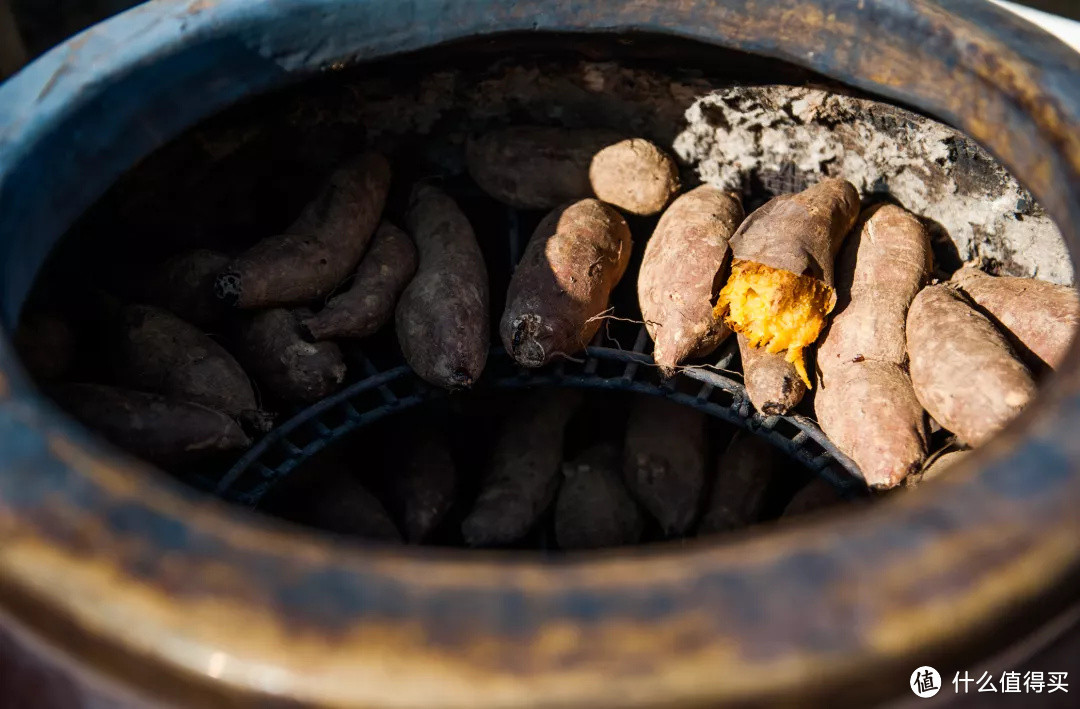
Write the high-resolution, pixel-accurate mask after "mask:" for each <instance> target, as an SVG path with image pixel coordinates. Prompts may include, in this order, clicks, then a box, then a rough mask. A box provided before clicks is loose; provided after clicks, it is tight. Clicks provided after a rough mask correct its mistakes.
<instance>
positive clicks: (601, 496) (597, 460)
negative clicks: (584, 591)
mask: <svg viewBox="0 0 1080 709" xmlns="http://www.w3.org/2000/svg"><path fill="white" fill-rule="evenodd" d="M562 473H563V482H562V486H561V487H560V488H559V497H558V499H557V500H556V502H555V541H556V542H557V543H558V545H559V548H561V549H600V548H604V547H615V546H622V545H624V544H633V543H635V542H637V541H638V539H640V538H641V532H642V529H643V527H644V523H643V520H642V516H641V511H640V510H639V509H638V506H637V503H636V502H634V499H633V498H632V497H631V496H630V493H629V492H628V491H627V490H626V486H625V485H624V484H623V482H622V479H621V476H620V475H619V451H618V449H617V448H616V447H615V446H613V445H610V444H599V445H596V446H593V447H591V448H588V449H587V450H585V451H584V452H583V453H581V455H579V456H577V457H576V458H574V459H573V460H571V461H568V462H566V463H564V464H563V466H562Z"/></svg>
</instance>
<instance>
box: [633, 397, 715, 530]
mask: <svg viewBox="0 0 1080 709" xmlns="http://www.w3.org/2000/svg"><path fill="white" fill-rule="evenodd" d="M623 478H624V480H625V481H626V486H627V487H628V488H630V492H631V493H632V494H633V495H634V497H635V498H637V501H638V502H639V503H641V506H642V507H644V508H645V509H646V510H648V512H649V513H650V514H651V515H652V516H653V517H655V518H656V520H657V521H658V522H659V523H660V527H661V529H662V530H663V532H664V534H665V535H666V536H669V537H673V536H678V535H682V534H686V532H687V531H689V530H690V528H691V527H692V526H693V525H694V522H695V521H697V517H698V511H699V508H700V507H701V495H702V491H703V490H704V487H705V418H704V416H703V414H702V413H701V412H699V411H697V410H695V409H692V408H690V407H689V406H682V405H681V404H676V403H674V402H672V401H668V400H667V399H659V398H657V399H652V398H649V399H646V398H644V397H642V398H641V399H639V400H638V401H636V402H635V403H634V406H633V408H632V409H631V410H630V419H629V421H628V422H627V425H626V446H625V448H624V450H623Z"/></svg>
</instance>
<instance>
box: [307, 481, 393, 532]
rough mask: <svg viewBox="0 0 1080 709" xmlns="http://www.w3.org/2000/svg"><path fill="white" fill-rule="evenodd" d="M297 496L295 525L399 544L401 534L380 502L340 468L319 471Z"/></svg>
mask: <svg viewBox="0 0 1080 709" xmlns="http://www.w3.org/2000/svg"><path fill="white" fill-rule="evenodd" d="M300 494H301V500H300V502H299V505H298V507H299V510H298V514H297V515H296V518H297V520H296V521H299V522H301V523H303V524H308V525H311V526H313V527H317V528H319V529H323V530H326V531H328V532H332V533H334V534H341V535H346V536H351V537H359V538H361V539H366V540H369V541H376V542H385V543H390V544H393V543H400V542H401V531H400V530H398V528H397V526H396V525H395V524H394V521H393V520H392V519H391V518H390V515H389V514H388V513H387V512H386V509H385V508H384V507H383V506H382V503H381V502H379V499H378V498H377V497H375V496H374V495H372V494H371V493H370V492H369V491H368V490H367V488H365V487H364V486H363V485H361V484H360V482H359V481H358V480H356V479H355V478H354V476H353V475H352V474H351V472H350V471H349V470H348V469H346V468H344V467H343V466H340V465H334V466H332V467H331V468H328V469H327V470H326V471H320V475H319V476H318V477H317V478H316V479H315V480H313V481H312V482H311V485H310V487H308V488H307V489H305V490H304V491H303V492H302V493H300Z"/></svg>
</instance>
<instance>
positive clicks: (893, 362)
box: [814, 205, 932, 488]
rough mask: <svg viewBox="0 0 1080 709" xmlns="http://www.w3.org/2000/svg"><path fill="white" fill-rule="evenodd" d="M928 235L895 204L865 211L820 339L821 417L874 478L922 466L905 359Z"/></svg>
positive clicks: (895, 478)
mask: <svg viewBox="0 0 1080 709" xmlns="http://www.w3.org/2000/svg"><path fill="white" fill-rule="evenodd" d="M931 253H932V252H931V249H930V238H929V235H928V234H927V232H926V230H925V229H924V228H923V226H922V224H921V223H920V222H919V220H918V219H917V218H915V216H914V215H911V214H909V213H907V212H906V211H904V210H903V209H901V208H900V207H897V206H894V205H882V206H879V207H875V208H871V209H869V210H867V212H866V213H864V215H863V218H862V219H861V224H860V226H859V228H858V229H857V230H856V232H855V233H854V234H853V235H852V236H851V237H850V238H849V240H848V242H847V244H846V245H845V246H844V249H843V252H842V253H841V257H840V259H839V263H838V270H837V274H838V275H837V311H836V313H834V315H833V320H832V322H831V323H830V325H829V326H828V327H827V328H826V330H825V332H824V334H823V335H822V341H821V346H820V347H819V349H818V358H817V363H818V369H819V372H820V378H819V390H818V393H817V396H816V398H815V400H814V407H815V412H816V414H817V419H818V423H819V424H820V425H821V428H822V430H823V431H824V432H825V434H826V435H827V436H828V437H829V438H830V439H831V440H832V441H833V443H835V444H836V446H837V447H838V448H839V449H840V450H841V451H843V452H844V453H845V454H846V455H848V456H849V457H850V458H851V459H852V460H854V461H855V463H857V464H858V466H859V468H860V469H861V470H862V472H863V475H864V476H865V478H866V482H867V484H868V485H869V486H871V487H874V488H891V487H894V486H896V485H898V484H899V483H900V482H901V481H902V480H903V479H904V478H905V477H906V476H907V475H909V474H912V473H915V472H917V471H918V470H920V469H921V467H922V462H923V459H924V458H925V457H926V446H927V440H928V438H929V431H928V430H927V425H926V416H925V414H924V413H923V410H922V405H921V404H919V401H918V399H917V398H916V397H915V391H914V389H913V388H912V385H911V380H910V378H909V377H908V375H907V372H906V371H905V369H904V367H905V366H906V363H907V339H906V335H905V328H906V321H907V311H908V307H909V306H910V305H911V301H912V299H913V298H914V297H915V295H916V294H917V293H918V292H919V290H920V289H921V288H922V287H923V285H925V283H926V282H927V280H928V279H929V277H930V273H931V268H932V255H931Z"/></svg>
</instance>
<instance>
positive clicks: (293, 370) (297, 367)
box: [238, 308, 346, 404]
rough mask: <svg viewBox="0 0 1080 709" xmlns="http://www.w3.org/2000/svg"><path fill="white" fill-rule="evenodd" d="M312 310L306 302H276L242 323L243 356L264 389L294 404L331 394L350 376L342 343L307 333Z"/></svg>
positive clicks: (309, 401)
mask: <svg viewBox="0 0 1080 709" xmlns="http://www.w3.org/2000/svg"><path fill="white" fill-rule="evenodd" d="M310 315H311V311H310V310H307V309H304V308H300V309H297V310H285V309H284V308H275V309H272V310H263V311H260V312H258V313H254V314H252V315H250V316H248V317H246V318H244V319H243V321H242V322H241V323H240V325H239V338H238V339H239V347H240V348H241V350H242V354H243V356H242V358H241V359H243V361H244V362H245V363H246V364H247V365H248V367H249V369H250V370H251V372H252V373H253V374H254V375H255V379H256V381H258V382H259V384H260V385H262V386H263V387H264V391H266V392H269V393H270V394H272V395H274V396H276V397H277V398H279V399H281V400H283V401H286V402H289V403H292V404H309V403H312V402H315V401H318V400H319V399H322V398H325V397H327V396H329V395H330V394H332V393H334V392H335V391H337V389H338V388H339V387H340V386H341V383H342V382H343V381H345V369H346V367H345V359H344V356H343V355H342V353H341V348H339V347H338V346H337V345H336V344H335V343H333V342H315V343H312V342H308V341H307V340H305V339H304V337H303V330H302V328H301V326H300V322H301V320H303V319H304V318H306V317H309V316H310Z"/></svg>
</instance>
